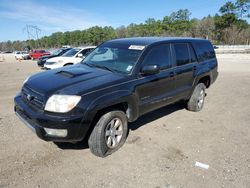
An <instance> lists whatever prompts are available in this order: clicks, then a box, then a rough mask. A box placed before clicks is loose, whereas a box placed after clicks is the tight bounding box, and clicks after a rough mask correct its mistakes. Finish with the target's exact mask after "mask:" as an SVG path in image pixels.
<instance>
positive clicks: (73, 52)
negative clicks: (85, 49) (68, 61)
mask: <svg viewBox="0 0 250 188" xmlns="http://www.w3.org/2000/svg"><path fill="white" fill-rule="evenodd" d="M79 51H80V49H76V48H73V49H71V50H69V51H67V52H66V53H65V54H63V55H62V57H73V56H74V55H76V53H77V52H79Z"/></svg>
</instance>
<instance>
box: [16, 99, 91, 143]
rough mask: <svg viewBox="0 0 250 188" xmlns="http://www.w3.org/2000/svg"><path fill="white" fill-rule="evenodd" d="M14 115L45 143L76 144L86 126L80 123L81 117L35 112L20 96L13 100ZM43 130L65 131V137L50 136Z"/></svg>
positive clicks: (82, 136) (85, 131) (86, 128)
mask: <svg viewBox="0 0 250 188" xmlns="http://www.w3.org/2000/svg"><path fill="white" fill-rule="evenodd" d="M14 102H15V108H14V110H15V113H16V115H17V116H18V117H19V118H20V119H21V121H22V122H23V123H24V124H25V125H26V126H28V127H29V128H30V129H31V130H32V131H33V132H34V133H35V134H36V135H37V136H38V137H39V138H41V139H42V140H45V141H55V142H76V141H81V140H83V138H84V137H85V135H86V133H87V130H88V127H89V126H88V124H86V123H84V122H83V121H82V117H83V115H80V114H78V115H70V116H65V115H57V114H56V115H55V114H47V113H45V112H43V111H39V110H38V111H36V110H34V109H32V108H31V107H30V106H28V104H26V103H25V102H24V101H23V100H22V98H21V96H20V95H17V96H16V97H15V99H14ZM44 128H50V129H60V130H63V129H64V130H67V136H65V137H58V136H51V135H49V134H47V133H46V131H45V129H44Z"/></svg>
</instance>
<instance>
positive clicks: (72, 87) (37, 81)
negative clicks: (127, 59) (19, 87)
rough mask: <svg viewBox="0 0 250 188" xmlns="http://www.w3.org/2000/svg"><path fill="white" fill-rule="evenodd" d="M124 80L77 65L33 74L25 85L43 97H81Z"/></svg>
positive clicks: (111, 74) (118, 76)
mask: <svg viewBox="0 0 250 188" xmlns="http://www.w3.org/2000/svg"><path fill="white" fill-rule="evenodd" d="M126 78H127V77H126V76H124V75H121V74H115V73H112V72H109V71H107V70H103V69H99V68H94V67H93V68H92V67H88V66H87V65H84V64H77V65H73V66H69V67H63V68H59V69H54V70H50V71H45V72H41V73H38V74H35V75H33V76H31V77H30V78H29V79H28V81H27V82H26V83H25V85H27V86H28V87H30V88H31V89H33V90H34V91H36V92H39V93H42V94H44V95H52V94H67V95H83V94H85V93H87V92H90V91H95V90H97V89H101V88H104V87H107V86H110V85H114V84H116V83H121V82H122V81H123V80H125V79H126Z"/></svg>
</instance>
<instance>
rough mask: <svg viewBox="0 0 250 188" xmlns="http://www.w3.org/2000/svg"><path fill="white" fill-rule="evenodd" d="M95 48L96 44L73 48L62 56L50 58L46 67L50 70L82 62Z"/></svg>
mask: <svg viewBox="0 0 250 188" xmlns="http://www.w3.org/2000/svg"><path fill="white" fill-rule="evenodd" d="M95 48H96V46H86V47H77V48H72V49H71V50H69V51H67V52H66V53H65V54H63V55H62V56H59V57H53V58H51V59H48V60H47V61H46V62H45V64H44V68H45V69H47V70H49V69H55V68H60V67H63V66H67V65H74V64H77V63H80V62H81V61H82V60H83V59H84V58H85V57H86V55H87V54H89V53H90V52H91V51H92V50H93V49H95Z"/></svg>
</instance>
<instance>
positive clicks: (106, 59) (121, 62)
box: [82, 44, 142, 74]
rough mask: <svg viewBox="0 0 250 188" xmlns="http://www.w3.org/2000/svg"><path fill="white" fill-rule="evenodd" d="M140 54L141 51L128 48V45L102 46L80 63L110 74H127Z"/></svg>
mask: <svg viewBox="0 0 250 188" xmlns="http://www.w3.org/2000/svg"><path fill="white" fill-rule="evenodd" d="M141 53H142V49H139V50H138V49H135V48H130V47H129V45H110V46H109V45H108V44H107V45H105V44H104V45H102V46H99V47H98V48H96V49H95V50H94V51H93V52H91V53H90V54H89V55H88V56H87V57H86V58H85V59H84V60H83V62H82V63H86V64H87V65H89V66H94V67H99V68H103V69H108V70H110V71H112V72H118V73H123V74H129V73H130V72H131V71H132V69H133V67H134V66H135V64H136V62H137V61H138V59H139V57H140V55H141Z"/></svg>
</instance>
